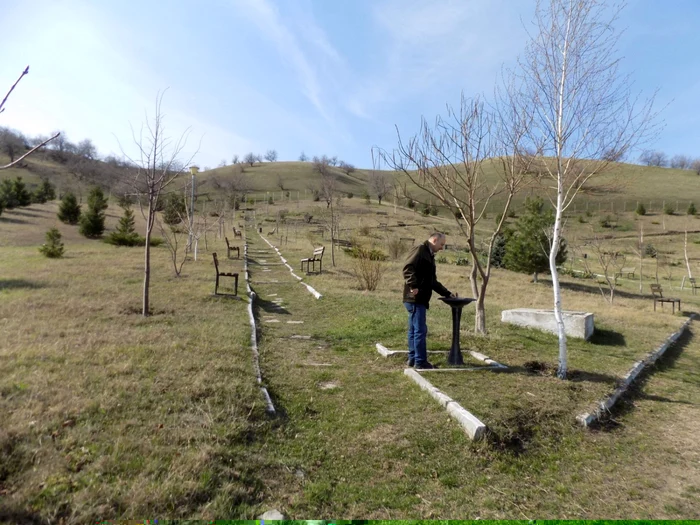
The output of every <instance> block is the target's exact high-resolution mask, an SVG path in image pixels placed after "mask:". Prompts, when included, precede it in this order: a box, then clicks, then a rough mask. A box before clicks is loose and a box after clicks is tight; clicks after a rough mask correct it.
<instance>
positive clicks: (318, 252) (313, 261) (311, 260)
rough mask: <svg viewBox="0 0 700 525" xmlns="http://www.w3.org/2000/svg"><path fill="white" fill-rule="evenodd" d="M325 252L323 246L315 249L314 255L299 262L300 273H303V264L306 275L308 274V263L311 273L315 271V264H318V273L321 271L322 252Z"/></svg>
mask: <svg viewBox="0 0 700 525" xmlns="http://www.w3.org/2000/svg"><path fill="white" fill-rule="evenodd" d="M325 250H326V247H325V246H321V247H320V248H316V249H315V250H314V254H313V255H312V256H311V257H307V258H305V259H302V260H301V271H302V272H303V271H304V263H306V273H309V263H311V265H312V266H313V269H314V270H313V271H316V263H317V262H318V273H321V272H322V271H323V252H324V251H325Z"/></svg>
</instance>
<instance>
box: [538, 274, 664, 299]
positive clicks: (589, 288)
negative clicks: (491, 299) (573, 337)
mask: <svg viewBox="0 0 700 525" xmlns="http://www.w3.org/2000/svg"><path fill="white" fill-rule="evenodd" d="M540 283H542V284H544V285H545V286H548V287H550V288H551V287H552V281H548V280H544V279H540ZM559 284H560V285H561V287H562V288H563V289H565V290H571V291H572V292H580V293H588V294H593V295H600V289H599V288H598V287H597V286H595V285H588V284H584V283H572V282H566V281H562V282H560V283H559ZM603 292H605V295H606V296H608V294H609V293H610V291H609V290H608V289H607V287H605V286H604V287H603ZM615 297H623V298H625V299H649V300H650V301H651V296H650V295H649V296H648V295H645V294H638V293H630V292H625V291H623V290H620V289H619V288H617V289H615ZM651 304H653V303H651Z"/></svg>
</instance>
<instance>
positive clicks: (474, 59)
mask: <svg viewBox="0 0 700 525" xmlns="http://www.w3.org/2000/svg"><path fill="white" fill-rule="evenodd" d="M517 15H518V13H517V12H516V11H515V10H514V9H513V6H512V4H511V5H510V6H506V5H504V2H503V0H489V1H484V0H383V1H382V2H378V3H376V4H374V7H373V9H372V12H371V16H372V20H373V22H374V24H375V29H376V38H377V39H378V41H379V42H380V44H379V45H378V47H379V51H378V53H380V54H381V56H382V62H381V63H380V64H379V65H378V66H375V70H373V71H371V72H370V73H369V74H368V75H367V77H366V78H364V79H362V80H361V81H360V82H359V83H358V84H359V86H358V89H357V90H356V91H355V92H354V93H352V94H351V96H350V97H349V98H348V101H347V103H346V108H347V109H348V111H350V112H351V113H353V114H355V115H356V116H359V117H365V116H366V115H372V114H374V113H376V112H377V111H381V109H382V107H383V106H385V105H387V104H392V103H400V102H401V101H402V100H405V99H406V98H410V97H413V96H419V95H428V96H430V93H431V90H434V89H435V88H441V87H444V86H446V85H454V86H456V90H455V91H456V92H455V97H457V96H458V92H457V90H459V89H463V90H465V91H468V92H474V93H479V92H482V91H490V89H491V87H492V86H493V83H494V81H495V78H496V73H497V71H498V69H499V68H500V65H501V64H502V63H503V61H504V60H508V59H512V58H513V57H514V55H515V54H517V50H518V47H519V45H520V44H519V42H518V39H517V37H516V38H515V39H514V38H513V37H514V35H513V33H514V32H515V33H517V30H518V29H520V30H521V31H522V28H521V24H520V21H519V20H518V16H517ZM397 93H400V95H398V96H397ZM445 102H446V101H445Z"/></svg>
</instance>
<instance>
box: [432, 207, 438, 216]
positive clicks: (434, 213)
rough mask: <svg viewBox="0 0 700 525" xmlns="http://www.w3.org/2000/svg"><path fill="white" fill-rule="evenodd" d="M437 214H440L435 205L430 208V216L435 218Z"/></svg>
mask: <svg viewBox="0 0 700 525" xmlns="http://www.w3.org/2000/svg"><path fill="white" fill-rule="evenodd" d="M437 214H438V209H437V206H435V205H434V204H433V205H432V206H431V207H430V215H432V216H433V217H437Z"/></svg>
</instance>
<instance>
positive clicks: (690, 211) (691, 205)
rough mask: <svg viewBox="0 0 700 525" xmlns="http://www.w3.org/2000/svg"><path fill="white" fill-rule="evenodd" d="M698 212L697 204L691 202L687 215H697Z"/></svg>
mask: <svg viewBox="0 0 700 525" xmlns="http://www.w3.org/2000/svg"><path fill="white" fill-rule="evenodd" d="M697 212H698V210H696V209H695V204H694V203H692V202H691V203H690V205H689V206H688V211H687V212H686V213H687V214H688V215H695V214H696V213H697Z"/></svg>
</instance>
